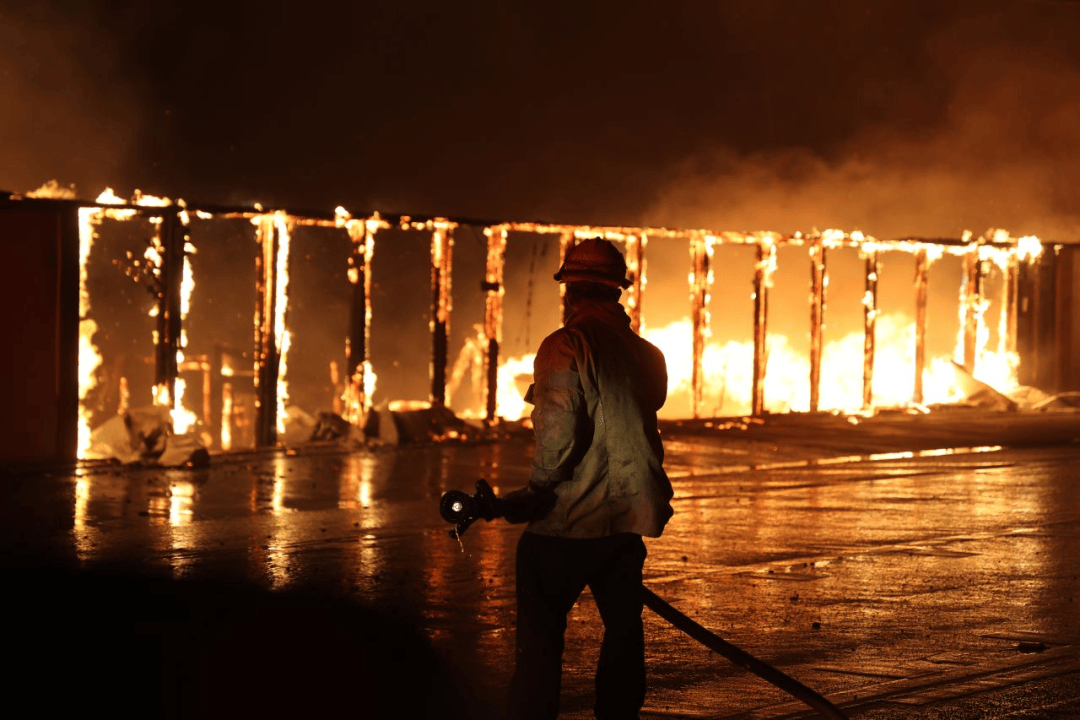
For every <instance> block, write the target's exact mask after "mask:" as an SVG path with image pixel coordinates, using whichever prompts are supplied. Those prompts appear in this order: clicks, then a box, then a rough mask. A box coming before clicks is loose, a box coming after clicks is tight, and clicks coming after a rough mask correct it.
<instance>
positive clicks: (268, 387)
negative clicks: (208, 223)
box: [255, 215, 281, 447]
mask: <svg viewBox="0 0 1080 720" xmlns="http://www.w3.org/2000/svg"><path fill="white" fill-rule="evenodd" d="M258 228H259V229H258V232H257V235H256V238H257V240H256V241H257V242H258V243H259V246H260V250H261V252H260V254H259V256H258V257H257V258H256V261H255V262H256V264H255V267H256V279H255V408H256V412H255V445H256V446H257V447H265V446H270V445H274V444H276V443H277V380H278V369H279V363H280V361H281V358H280V355H279V353H278V346H277V340H276V337H275V332H274V320H275V317H276V310H277V308H276V301H277V292H276V285H277V256H278V241H279V239H278V231H277V227H276V225H275V223H274V218H273V216H269V215H267V216H263V217H262V218H261V219H260V221H259V226H258Z"/></svg>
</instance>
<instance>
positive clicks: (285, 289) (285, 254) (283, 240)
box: [274, 211, 292, 435]
mask: <svg viewBox="0 0 1080 720" xmlns="http://www.w3.org/2000/svg"><path fill="white" fill-rule="evenodd" d="M274 227H275V228H276V229H277V236H278V246H277V261H276V262H275V268H276V270H277V275H276V277H275V279H274V293H275V299H274V337H275V338H277V341H278V343H279V346H278V358H279V364H278V379H277V431H278V434H281V435H283V434H285V407H286V404H287V403H288V401H289V383H288V381H287V380H286V377H287V372H288V356H289V347H290V345H292V334H291V333H290V332H289V330H288V329H287V328H286V327H285V311H286V310H287V309H288V305H289V245H290V235H289V224H288V218H287V216H286V215H285V213H283V212H280V211H278V212H276V213H274Z"/></svg>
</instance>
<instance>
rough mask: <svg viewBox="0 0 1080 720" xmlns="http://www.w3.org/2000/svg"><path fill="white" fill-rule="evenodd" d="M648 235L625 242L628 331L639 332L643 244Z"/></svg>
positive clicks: (642, 284) (643, 257) (642, 289)
mask: <svg viewBox="0 0 1080 720" xmlns="http://www.w3.org/2000/svg"><path fill="white" fill-rule="evenodd" d="M648 241H649V237H648V235H645V234H644V233H642V234H641V235H631V236H630V237H629V238H628V239H627V241H626V269H627V275H628V277H629V279H630V287H629V288H627V294H626V295H627V296H626V305H627V309H628V310H629V311H630V312H629V314H630V329H631V330H633V331H634V332H640V331H641V300H642V292H643V291H644V289H645V243H647V242H648Z"/></svg>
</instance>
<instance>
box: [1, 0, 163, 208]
mask: <svg viewBox="0 0 1080 720" xmlns="http://www.w3.org/2000/svg"><path fill="white" fill-rule="evenodd" d="M110 32H111V31H110V29H109V23H108V21H107V18H105V17H104V16H103V15H102V14H100V13H98V12H97V11H95V10H93V9H92V8H91V6H89V5H86V4H80V3H67V4H66V6H65V7H64V8H63V9H61V8H57V7H49V6H48V5H44V4H30V5H28V6H20V7H18V8H9V7H0V190H8V191H13V192H26V191H30V190H33V189H35V188H37V187H39V186H41V185H43V184H44V183H46V182H48V181H49V180H53V179H55V180H58V181H59V183H60V185H61V186H65V187H66V186H69V185H71V184H74V185H76V188H77V190H78V191H79V193H80V195H83V196H86V195H91V196H92V195H96V194H97V193H98V192H99V191H100V190H102V189H104V188H105V186H106V185H110V184H115V183H118V182H123V181H122V176H121V168H122V166H123V164H124V162H125V161H126V160H127V153H128V150H129V145H130V143H131V142H132V138H133V136H134V134H135V132H136V131H137V129H138V127H139V125H140V121H141V115H142V111H141V109H140V106H139V103H138V102H137V101H136V100H135V93H134V92H133V89H132V88H131V86H130V85H129V84H128V83H127V82H126V80H125V75H124V73H123V70H122V68H121V67H120V65H119V61H118V58H117V54H116V52H115V46H114V43H113V41H112V39H111V34H110Z"/></svg>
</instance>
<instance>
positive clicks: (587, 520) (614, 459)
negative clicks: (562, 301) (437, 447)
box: [515, 300, 672, 538]
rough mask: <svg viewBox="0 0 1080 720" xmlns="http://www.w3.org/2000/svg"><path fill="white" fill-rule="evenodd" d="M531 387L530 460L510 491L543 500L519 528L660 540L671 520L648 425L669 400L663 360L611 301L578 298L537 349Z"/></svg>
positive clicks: (656, 440) (653, 425) (654, 432)
mask: <svg viewBox="0 0 1080 720" xmlns="http://www.w3.org/2000/svg"><path fill="white" fill-rule="evenodd" d="M533 380H534V383H533V387H532V388H530V392H531V398H530V402H532V403H533V406H534V407H533V411H532V422H533V427H534V432H535V436H536V458H535V460H534V461H533V465H532V472H531V477H530V481H529V485H528V487H527V488H525V489H523V490H522V491H518V493H515V494H517V495H519V496H520V495H521V494H522V493H526V494H529V495H532V496H534V497H544V496H546V497H547V498H548V500H549V502H548V503H547V504H546V507H550V509H549V510H547V512H543V513H542V514H541V515H539V516H538V517H534V518H532V519H531V521H530V522H529V526H528V527H527V528H526V531H527V532H534V533H540V534H542V535H554V536H560V537H574V538H596V537H605V536H608V535H614V534H615V533H623V532H630V533H637V534H639V535H644V536H647V537H659V535H660V533H661V532H662V531H663V529H664V525H665V524H666V523H667V521H668V519H669V518H670V517H671V515H672V509H671V502H670V501H671V497H672V489H671V482H670V481H669V480H668V477H667V474H666V473H665V472H664V469H663V467H662V464H663V460H664V447H663V444H662V443H661V441H660V431H659V428H658V427H657V421H656V412H657V410H659V409H660V408H661V407H662V406H663V404H664V400H665V399H666V398H667V366H666V364H665V362H664V355H663V353H662V352H660V350H659V349H658V348H656V347H655V346H654V345H652V344H651V343H649V342H647V341H646V340H644V339H642V338H640V337H639V336H638V335H637V334H636V333H634V331H633V330H631V329H630V318H629V316H628V315H627V314H626V311H625V310H623V307H622V305H620V304H619V303H617V302H612V301H601V300H582V301H580V302H578V303H577V304H576V306H575V307H574V309H573V313H572V314H571V316H570V317H569V318H568V319H567V321H566V325H565V326H564V327H563V328H561V329H560V330H557V331H555V332H554V333H552V334H551V335H549V336H548V337H547V338H545V339H544V342H543V343H542V344H541V345H540V349H539V351H538V352H537V354H536V360H535V363H534V365H533ZM551 493H554V498H551ZM542 505H543V504H542ZM546 507H545V508H544V509H546ZM541 512H542V511H541Z"/></svg>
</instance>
